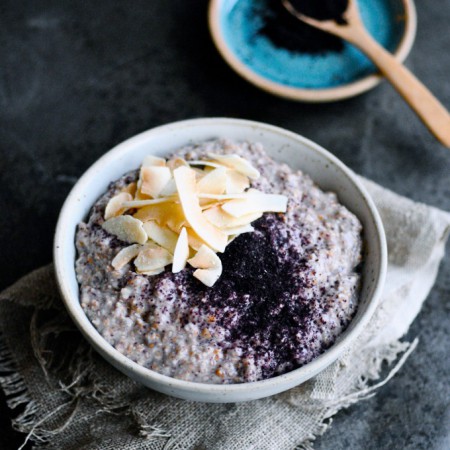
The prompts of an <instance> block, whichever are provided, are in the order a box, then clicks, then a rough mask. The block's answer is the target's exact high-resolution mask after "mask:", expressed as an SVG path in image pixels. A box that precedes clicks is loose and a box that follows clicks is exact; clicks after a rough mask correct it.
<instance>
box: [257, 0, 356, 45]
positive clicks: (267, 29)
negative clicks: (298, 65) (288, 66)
mask: <svg viewBox="0 0 450 450" xmlns="http://www.w3.org/2000/svg"><path fill="white" fill-rule="evenodd" d="M291 3H292V5H293V6H294V7H295V9H297V11H299V12H301V13H303V14H305V15H307V16H310V17H314V18H316V19H319V20H329V19H331V20H335V21H336V22H338V23H345V21H344V19H343V18H342V14H343V13H344V11H345V10H346V8H347V4H348V0H293V1H291ZM265 5H266V7H265V8H263V9H261V11H259V14H262V16H263V20H264V24H263V26H262V27H261V29H260V30H259V33H260V34H262V35H264V36H267V37H268V38H269V39H270V41H271V42H272V43H273V44H274V45H275V46H277V47H281V48H285V49H287V50H290V51H293V52H299V53H324V52H327V51H335V52H339V51H341V50H342V49H343V47H344V45H343V41H342V39H340V38H338V37H336V36H333V35H331V34H328V33H325V32H323V31H321V30H317V29H316V28H313V27H311V26H309V25H307V24H305V23H303V22H301V21H300V20H298V19H297V18H296V17H294V16H292V14H290V13H289V12H288V11H287V10H286V9H285V8H284V6H283V4H282V2H281V0H266V1H265Z"/></svg>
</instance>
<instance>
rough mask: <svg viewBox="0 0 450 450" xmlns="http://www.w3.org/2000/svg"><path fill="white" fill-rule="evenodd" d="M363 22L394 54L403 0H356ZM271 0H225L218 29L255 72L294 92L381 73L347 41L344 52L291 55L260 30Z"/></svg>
mask: <svg viewBox="0 0 450 450" xmlns="http://www.w3.org/2000/svg"><path fill="white" fill-rule="evenodd" d="M358 5H359V9H360V13H361V18H362V20H363V22H364V24H365V25H366V27H367V29H368V31H369V32H370V34H371V35H372V36H373V37H374V38H375V39H376V40H377V41H378V42H379V43H380V44H381V45H382V46H383V47H385V48H386V49H387V50H389V51H390V52H395V50H396V49H397V48H398V46H399V44H400V42H401V40H402V37H403V35H404V34H405V27H406V23H405V9H404V5H403V2H402V1H401V0H358ZM265 8H267V0H222V1H221V2H220V8H219V17H218V19H219V23H220V29H221V32H222V34H223V38H224V41H225V44H226V46H227V47H228V48H229V50H230V51H231V52H232V53H233V54H234V55H235V56H236V57H237V58H238V59H239V61H240V62H241V63H243V64H244V65H245V66H247V68H248V69H250V70H251V71H252V72H254V73H255V74H257V75H259V76H261V77H264V78H265V79H267V80H269V81H271V82H275V83H278V84H281V85H283V86H287V87H291V88H301V89H327V88H335V87H339V86H343V85H347V84H349V83H352V82H355V81H359V80H361V79H363V78H365V77H367V76H368V75H372V74H375V73H377V69H376V67H375V66H374V65H373V64H372V63H371V61H370V60H369V59H368V58H367V57H366V56H365V55H364V54H362V53H361V52H360V51H359V50H358V49H356V48H355V47H354V46H352V45H350V44H348V43H345V44H344V48H343V50H342V51H340V52H333V51H328V52H325V53H321V54H306V53H298V52H292V51H289V50H286V49H283V48H279V47H276V46H275V45H274V44H272V42H271V41H270V40H269V39H268V38H267V37H266V36H264V35H262V34H261V33H260V32H259V30H260V29H261V27H262V24H263V18H262V13H263V11H264V9H265Z"/></svg>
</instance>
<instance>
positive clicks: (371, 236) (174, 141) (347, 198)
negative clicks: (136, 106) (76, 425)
mask: <svg viewBox="0 0 450 450" xmlns="http://www.w3.org/2000/svg"><path fill="white" fill-rule="evenodd" d="M219 137H226V138H230V139H233V140H249V141H257V142H261V143H262V144H263V145H264V147H265V149H266V151H267V153H268V154H269V155H270V156H272V157H273V158H274V159H275V160H277V161H281V162H286V163H287V164H289V165H290V166H291V167H293V168H294V169H296V168H298V169H301V170H303V171H304V172H306V173H308V174H309V175H310V176H311V177H312V178H313V180H314V181H315V182H316V183H317V184H318V185H319V186H320V187H321V188H322V189H324V190H331V191H334V192H336V193H337V194H338V196H339V199H340V201H341V203H343V204H344V205H345V206H347V208H349V209H350V210H351V211H352V212H353V213H355V214H356V215H357V216H358V217H359V219H360V220H361V222H362V223H363V226H364V242H365V264H364V268H363V287H362V292H361V299H360V304H359V307H358V311H357V314H356V316H355V317H354V319H353V320H352V322H351V323H350V326H349V327H348V328H347V330H346V331H345V332H344V333H343V334H342V335H341V336H340V337H339V338H338V339H337V341H336V342H335V344H334V345H333V346H332V347H330V348H329V349H328V350H327V351H325V352H324V353H323V354H322V355H320V356H319V357H318V358H316V359H315V360H313V361H312V362H310V363H309V364H307V365H305V366H303V367H301V368H299V369H296V370H293V371H291V372H288V373H286V374H284V375H280V376H277V377H274V378H270V379H267V380H264V381H257V382H252V383H242V384H229V385H217V384H215V385H214V384H203V383H194V382H189V381H183V380H178V379H174V378H170V377H167V376H164V375H161V374H159V373H156V372H154V371H152V370H149V369H146V368H144V367H142V366H140V365H138V364H136V363H134V362H133V361H131V360H130V359H128V358H127V357H125V356H124V355H122V354H121V353H119V352H118V351H117V350H115V349H114V348H113V347H112V346H111V345H110V344H108V343H107V342H106V341H105V340H104V339H103V337H102V336H101V335H100V334H99V333H98V331H97V330H96V329H95V328H94V326H93V325H92V324H91V322H90V321H89V320H88V318H87V317H86V315H85V313H84V311H83V310H82V308H81V305H80V301H79V288H78V283H77V280H76V275H75V258H76V250H75V244H74V242H75V233H76V229H77V225H78V223H80V222H81V221H82V220H85V218H86V217H87V215H88V213H89V210H90V209H91V207H92V205H93V204H94V203H95V202H96V200H97V199H98V197H99V196H100V195H102V194H103V193H104V192H105V191H106V189H107V187H108V184H109V183H110V182H111V181H113V180H116V179H117V178H119V177H120V176H121V175H123V174H124V173H125V172H127V171H129V170H131V169H135V168H136V167H138V166H139V165H140V163H141V161H142V159H143V157H144V156H145V155H147V154H154V155H158V156H167V155H168V154H169V153H171V152H173V151H175V150H177V149H178V148H180V147H181V146H183V145H185V144H187V143H190V142H198V141H203V140H206V139H212V138H219ZM386 261H387V250H386V241H385V235H384V230H383V225H382V223H381V220H380V217H379V215H378V212H377V209H376V207H375V205H374V203H373V201H372V199H371V198H370V196H369V194H368V193H367V192H366V190H365V189H364V187H363V186H362V185H361V183H360V181H359V180H358V178H357V177H356V176H355V174H354V173H353V172H352V171H351V170H350V169H348V168H347V167H346V166H345V165H344V164H343V163H342V162H340V161H339V160H338V159H337V158H335V157H334V156H333V155H332V154H331V153H329V152H327V151H326V150H324V149H323V148H321V147H319V146H318V145H317V144H315V143H313V142H311V141H309V140H308V139H305V138H304V137H302V136H299V135H297V134H295V133H292V132H290V131H287V130H284V129H281V128H277V127H274V126H271V125H267V124H263V123H258V122H250V121H245V120H238V119H222V118H213V119H194V120H187V121H182V122H176V123H172V124H169V125H165V126H161V127H158V128H154V129H152V130H149V131H146V132H144V133H141V134H139V135H137V136H135V137H133V138H131V139H129V140H127V141H125V142H123V143H122V144H120V145H118V146H117V147H115V148H113V149H112V150H111V151H109V152H108V153H106V154H105V155H104V156H103V157H102V158H100V159H99V160H98V161H97V162H96V163H95V164H94V165H93V166H91V168H90V169H88V171H87V172H86V173H85V174H84V175H83V176H82V177H81V178H80V179H79V181H78V182H77V183H76V185H75V186H74V187H73V189H72V191H71V192H70V194H69V196H68V197H67V200H66V201H65V203H64V206H63V208H62V210H61V214H60V216H59V220H58V224H57V228H56V234H55V241H54V263H55V270H56V278H57V281H58V285H59V288H60V291H61V295H62V299H63V301H64V303H65V306H66V308H67V310H68V312H69V314H70V316H71V317H72V319H73V321H74V322H75V324H76V325H77V326H78V328H79V329H80V331H81V332H82V333H83V335H84V336H85V337H86V339H87V340H88V341H89V342H90V343H91V344H92V346H93V347H94V348H95V349H96V350H97V351H98V352H99V353H100V354H101V355H102V356H103V357H104V358H105V359H106V360H107V361H109V362H110V363H111V364H112V365H113V366H114V367H116V368H117V369H118V370H120V371H122V372H123V373H124V374H126V375H128V376H129V377H131V378H133V379H135V380H136V381H138V382H140V383H142V384H144V385H146V386H148V387H150V388H152V389H155V390H157V391H159V392H163V393H165V394H168V395H172V396H175V397H180V398H184V399H187V400H196V401H202V402H213V403H226V402H239V401H248V400H254V399H258V398H262V397H267V396H270V395H274V394H277V393H279V392H282V391H285V390H287V389H290V388H292V387H294V386H297V385H299V384H301V383H303V382H304V381H306V380H308V379H309V378H311V377H313V376H314V375H316V374H317V373H319V372H320V371H322V370H323V369H325V368H326V367H327V366H328V365H330V364H331V363H333V362H334V361H335V360H336V359H337V358H338V357H339V356H340V355H341V354H342V352H343V351H344V350H345V349H346V348H347V347H348V345H349V344H350V343H351V342H352V341H353V340H354V339H355V338H356V337H357V336H358V334H359V333H360V332H361V331H362V330H363V328H364V326H365V325H366V324H367V322H368V321H369V319H370V317H371V316H372V313H373V312H374V310H375V308H376V305H377V302H378V298H379V296H380V294H381V290H382V288H383V284H384V278H385V272H386V264H387V262H386Z"/></svg>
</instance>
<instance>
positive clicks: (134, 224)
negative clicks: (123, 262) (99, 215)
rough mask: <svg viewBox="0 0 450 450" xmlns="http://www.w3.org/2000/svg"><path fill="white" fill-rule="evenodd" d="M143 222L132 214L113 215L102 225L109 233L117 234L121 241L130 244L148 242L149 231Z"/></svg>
mask: <svg viewBox="0 0 450 450" xmlns="http://www.w3.org/2000/svg"><path fill="white" fill-rule="evenodd" d="M143 225H144V224H143V223H142V222H141V221H140V220H138V219H135V218H134V217H132V216H118V217H112V218H111V219H108V220H107V221H106V222H104V223H103V225H102V227H103V229H104V230H106V231H107V232H108V233H111V234H113V235H114V236H117V237H118V238H119V239H120V240H121V241H124V242H129V243H130V244H133V243H137V244H145V243H146V242H147V233H146V232H145V230H144V227H143Z"/></svg>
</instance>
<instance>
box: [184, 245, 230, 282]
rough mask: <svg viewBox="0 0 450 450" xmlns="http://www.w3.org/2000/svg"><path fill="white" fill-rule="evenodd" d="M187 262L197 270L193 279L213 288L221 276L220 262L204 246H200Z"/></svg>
mask: <svg viewBox="0 0 450 450" xmlns="http://www.w3.org/2000/svg"><path fill="white" fill-rule="evenodd" d="M188 262H189V264H190V265H191V266H192V267H195V268H196V269H197V270H196V271H195V272H194V274H193V275H194V277H195V278H197V279H198V280H200V281H201V282H202V283H203V284H205V285H206V286H208V287H211V286H213V285H214V283H215V282H216V281H217V280H218V279H219V278H220V275H222V261H221V260H220V258H219V257H218V256H217V255H216V254H215V253H214V252H213V251H212V250H211V249H210V248H209V247H207V246H206V245H202V247H201V248H200V250H199V251H198V252H197V254H196V255H195V256H194V257H193V258H191V259H189V260H188Z"/></svg>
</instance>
